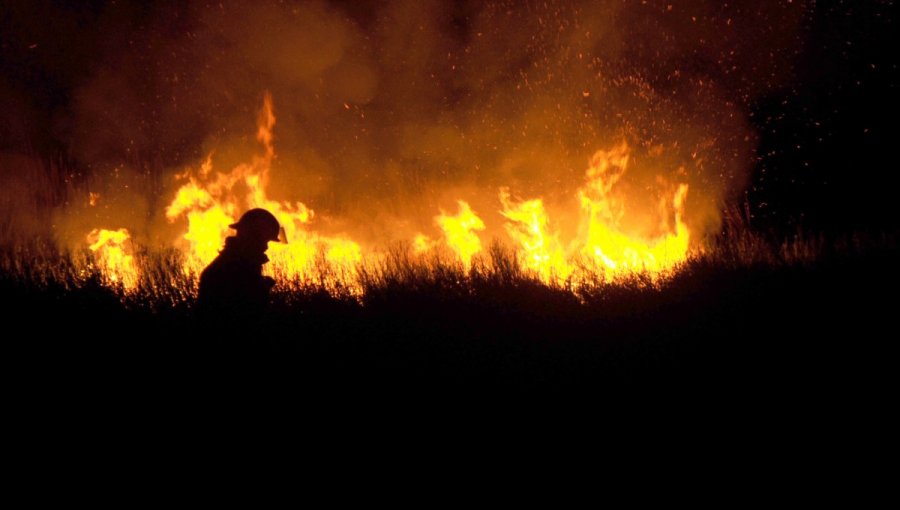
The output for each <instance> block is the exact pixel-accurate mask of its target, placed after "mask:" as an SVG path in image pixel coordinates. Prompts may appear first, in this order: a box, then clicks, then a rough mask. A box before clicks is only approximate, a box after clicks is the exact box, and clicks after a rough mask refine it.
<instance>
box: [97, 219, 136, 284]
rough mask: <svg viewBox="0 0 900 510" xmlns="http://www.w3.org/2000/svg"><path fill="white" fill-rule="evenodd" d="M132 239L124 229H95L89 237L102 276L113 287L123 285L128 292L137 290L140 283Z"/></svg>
mask: <svg viewBox="0 0 900 510" xmlns="http://www.w3.org/2000/svg"><path fill="white" fill-rule="evenodd" d="M130 239H131V235H130V234H129V233H128V230H126V229H124V228H120V229H118V230H105V229H97V228H95V229H94V230H91V233H90V234H88V236H87V242H88V248H90V250H91V251H92V252H94V257H95V260H96V263H97V265H98V266H99V269H100V274H101V275H102V276H103V277H104V278H105V279H106V280H107V281H109V282H110V283H112V284H113V285H122V287H123V288H125V289H126V290H133V289H135V288H136V287H137V283H138V271H137V267H136V266H135V263H134V255H132V249H131V243H130V242H129V241H130Z"/></svg>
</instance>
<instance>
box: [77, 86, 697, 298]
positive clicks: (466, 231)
mask: <svg viewBox="0 0 900 510" xmlns="http://www.w3.org/2000/svg"><path fill="white" fill-rule="evenodd" d="M275 123H276V118H275V114H274V110H273V107H272V97H271V96H270V95H269V94H268V93H267V94H265V96H264V99H263V106H262V109H261V110H260V113H259V117H258V125H257V132H256V140H257V141H258V142H259V144H260V145H261V147H262V151H261V152H260V153H259V154H257V155H255V156H254V157H253V158H252V159H251V161H250V162H248V163H243V164H240V165H237V166H235V167H234V168H232V169H231V170H229V171H227V172H220V171H216V170H215V169H214V168H213V154H210V155H208V156H207V158H206V159H205V161H204V162H203V163H202V164H201V165H199V167H198V168H196V169H193V168H189V169H187V170H186V171H185V172H183V173H181V174H179V175H177V176H176V178H177V179H178V180H179V181H184V183H183V184H182V185H181V186H180V187H179V188H178V190H177V191H176V193H175V196H174V197H173V199H172V201H171V202H170V203H169V205H168V207H166V210H165V214H166V218H167V219H168V221H169V222H172V223H174V222H178V221H183V220H187V226H186V230H185V232H184V234H183V235H182V236H181V237H180V239H179V240H177V241H176V244H177V245H178V246H179V247H180V248H181V249H182V251H183V252H184V253H185V262H184V271H185V272H186V273H188V274H197V273H199V272H200V271H201V270H202V269H203V268H204V267H205V266H206V265H207V264H209V262H211V261H212V260H213V259H214V258H215V257H216V256H217V255H218V253H219V250H220V249H221V248H222V246H223V245H224V242H225V238H226V236H228V235H229V234H230V232H231V227H230V225H232V224H233V223H235V222H236V220H237V218H238V217H239V216H240V214H241V213H242V212H243V211H246V210H248V209H252V208H257V207H260V208H264V209H267V210H269V211H270V212H271V213H272V214H274V215H275V217H276V218H277V219H278V222H279V223H280V224H281V226H282V228H283V231H284V232H283V235H284V238H285V239H284V241H285V242H281V243H275V242H273V243H270V245H269V249H268V254H269V257H270V260H271V263H270V264H268V265H267V271H268V272H269V273H270V274H272V275H274V276H276V277H277V278H278V279H280V280H284V279H287V280H292V279H300V280H308V279H310V278H316V279H317V281H325V282H326V283H330V284H340V285H344V286H345V287H347V288H351V289H352V288H354V285H355V283H354V280H353V278H354V274H355V271H356V269H357V268H358V267H359V264H360V263H362V262H363V260H364V258H367V257H375V256H376V255H375V254H374V252H368V253H364V252H363V249H362V247H361V246H360V245H359V244H357V243H356V242H355V241H353V240H352V239H350V238H348V237H346V236H326V235H322V234H319V233H317V232H315V231H313V230H311V227H312V226H313V224H314V221H315V213H314V212H313V210H312V209H310V208H309V207H307V206H306V205H305V204H304V203H302V202H299V201H298V202H288V201H277V200H273V199H271V198H269V197H268V195H267V193H266V188H267V186H268V183H269V172H270V169H271V166H272V163H273V161H274V159H275V148H274V140H275V137H274V131H273V130H274V127H275ZM629 164H630V148H629V146H628V144H627V143H625V142H624V141H623V142H621V143H619V144H618V145H615V146H613V147H611V148H610V149H608V150H600V151H597V152H596V153H595V154H594V155H593V157H592V158H591V159H590V161H589V165H588V169H587V171H586V173H585V181H584V183H583V184H582V186H581V187H579V188H578V190H577V194H576V198H577V200H575V201H574V202H573V203H572V205H573V209H575V210H577V211H578V213H579V217H580V222H579V228H578V233H577V235H576V236H575V237H574V238H573V239H571V240H570V241H569V242H567V243H564V242H563V241H562V240H561V239H560V231H559V230H558V225H557V224H555V223H554V222H553V221H552V220H551V218H550V215H549V213H548V212H547V210H546V208H545V205H544V201H543V199H541V198H531V199H527V200H519V199H513V198H512V194H511V192H510V191H509V189H508V188H505V187H504V188H501V189H500V193H499V201H500V204H501V207H502V209H501V210H500V211H499V213H500V215H501V216H502V217H503V218H505V220H506V221H505V223H504V228H505V230H506V233H507V234H508V236H509V238H510V239H511V240H512V241H513V243H514V245H515V249H516V252H517V257H518V259H519V262H520V263H521V264H522V267H523V268H524V269H526V270H527V271H530V272H532V273H533V274H535V275H536V276H537V277H538V278H540V279H541V280H542V281H544V282H546V283H553V284H556V283H560V282H573V283H575V284H577V277H578V271H579V270H580V269H581V268H587V269H590V270H593V271H594V272H597V273H599V274H601V275H602V276H603V277H604V278H605V279H607V280H610V279H615V278H618V277H621V276H626V275H629V274H633V273H635V272H647V273H650V274H651V275H657V276H658V275H662V274H665V273H666V272H668V271H670V270H672V269H674V268H675V267H676V266H677V265H678V264H679V263H680V262H682V261H684V260H685V259H686V258H687V257H688V253H689V246H690V240H691V235H690V231H689V229H688V227H687V225H686V223H685V219H684V218H685V204H686V200H687V193H688V185H687V184H683V183H680V184H675V185H666V186H664V188H665V189H667V190H668V191H666V192H665V193H662V194H661V195H660V198H659V202H658V206H657V208H656V210H655V211H651V212H650V217H655V219H656V224H657V225H658V228H657V231H656V236H655V237H650V238H647V237H642V236H639V235H633V234H632V233H630V232H627V231H626V229H625V228H623V226H622V225H623V221H622V220H623V218H626V217H627V216H628V215H633V214H635V211H633V210H630V209H626V207H625V204H623V203H622V201H621V195H620V194H618V193H617V189H616V187H617V185H618V184H619V182H620V181H621V180H622V179H623V178H624V176H625V175H626V173H627V171H628V167H629ZM661 182H663V181H661ZM457 206H458V210H457V213H456V214H450V213H448V212H445V211H443V210H440V214H438V215H437V216H435V217H434V223H435V224H436V225H437V226H438V227H439V228H440V229H441V231H442V232H443V241H442V242H437V241H433V240H431V239H429V238H428V237H426V236H425V235H422V234H420V235H419V236H417V237H416V238H415V241H414V243H413V249H414V251H415V252H416V253H425V252H428V251H430V250H433V249H435V248H436V247H438V246H444V247H446V248H448V249H449V251H450V252H452V253H453V254H454V255H455V256H456V257H457V258H458V259H459V260H460V262H461V263H462V264H463V266H464V267H465V268H466V269H468V268H470V267H471V265H472V261H473V259H474V257H475V256H476V255H477V254H479V253H480V252H481V251H482V249H483V248H482V241H481V239H480V238H479V235H478V232H481V231H483V230H485V222H484V221H483V220H482V219H481V218H480V217H479V216H478V215H477V214H476V213H475V211H473V210H472V208H471V206H470V205H469V203H468V202H466V201H464V200H458V201H457ZM637 212H638V213H644V214H647V211H637ZM128 239H129V234H128V231H127V230H125V229H119V230H117V231H110V230H100V229H95V230H94V231H92V232H91V234H90V235H89V236H88V242H89V243H90V249H91V250H92V251H94V252H95V253H96V254H97V255H96V259H97V261H98V263H99V264H100V265H101V267H102V268H103V270H104V274H106V275H108V278H109V279H110V280H111V281H113V282H121V284H122V285H124V286H126V287H129V288H133V287H134V286H136V285H137V281H138V272H137V269H136V267H135V264H134V259H133V255H132V254H131V253H130V250H126V247H125V242H126V241H127V240H128ZM323 269H324V270H325V271H324V273H327V274H328V275H330V276H328V277H326V278H325V280H323V279H322V278H323V277H322V274H323V272H322V271H321V270H323ZM329 278H330V280H329ZM573 278H574V279H575V280H574V281H573Z"/></svg>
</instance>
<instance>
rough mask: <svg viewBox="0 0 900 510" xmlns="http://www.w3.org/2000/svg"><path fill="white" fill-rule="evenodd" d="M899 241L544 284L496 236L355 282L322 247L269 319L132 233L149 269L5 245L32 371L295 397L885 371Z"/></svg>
mask: <svg viewBox="0 0 900 510" xmlns="http://www.w3.org/2000/svg"><path fill="white" fill-rule="evenodd" d="M897 246H898V245H897V243H896V239H894V238H880V239H866V238H863V237H862V236H859V237H855V238H850V239H847V240H846V241H845V242H833V241H832V242H826V239H824V238H816V239H797V240H793V241H791V242H787V243H771V242H766V241H765V240H763V239H762V238H760V237H758V236H752V235H749V234H746V235H742V236H732V237H730V238H728V239H720V240H719V242H718V243H716V244H714V245H711V246H710V247H709V248H708V249H707V251H706V252H705V253H703V254H700V255H698V256H696V257H694V258H692V259H691V260H689V261H688V262H686V263H685V264H684V265H683V266H682V267H680V268H679V270H678V271H677V272H676V273H674V274H672V275H671V276H670V277H669V278H666V279H664V280H663V279H659V278H657V277H654V276H651V274H648V273H635V274H633V275H631V276H630V277H629V278H625V279H617V280H614V281H610V280H608V279H606V278H605V277H604V275H603V273H602V272H595V273H586V275H588V276H589V277H586V278H585V279H583V280H581V281H579V283H578V284H577V285H575V284H573V283H571V282H569V283H566V282H565V281H563V282H560V283H558V284H548V283H546V282H545V281H544V280H543V279H542V278H541V277H540V275H538V274H535V273H533V272H530V271H529V270H528V268H526V267H523V266H522V264H521V263H520V262H519V259H518V258H517V257H515V256H514V254H513V252H512V251H511V250H510V249H508V248H504V247H503V246H502V245H499V244H497V243H494V244H492V245H490V246H489V247H488V250H487V252H488V254H489V258H478V259H474V260H473V262H472V264H471V266H470V267H466V266H465V265H464V264H462V263H461V262H460V261H459V260H458V259H456V258H454V257H452V256H451V255H450V254H448V255H447V256H446V257H444V258H441V257H439V256H435V255H431V256H429V257H425V258H423V257H421V256H418V255H416V254H415V252H414V250H413V249H412V248H411V247H402V246H397V247H395V249H393V250H389V251H388V252H387V253H386V254H385V256H384V257H383V258H382V259H380V260H379V261H378V263H374V264H370V265H360V266H357V267H355V268H353V272H352V276H353V278H354V280H352V281H354V282H355V284H354V285H342V284H339V282H343V281H346V280H345V279H344V278H345V275H340V274H335V273H334V272H333V269H334V266H332V265H329V264H325V263H324V262H323V263H320V264H319V265H318V266H317V273H316V274H315V276H314V277H307V278H303V279H299V278H294V279H284V280H281V281H279V284H278V285H277V287H276V288H275V290H274V292H273V295H272V306H271V308H270V310H269V311H268V313H267V315H266V317H265V319H264V321H263V322H262V323H260V324H255V325H253V327H252V328H250V329H249V330H248V329H247V328H240V327H238V328H234V325H233V323H230V322H227V321H226V323H228V324H231V325H230V326H227V327H220V326H218V325H217V324H216V323H215V322H213V323H210V322H209V321H203V320H199V319H198V318H197V317H195V315H194V313H193V310H192V308H193V304H194V299H195V295H196V275H193V274H187V273H185V272H184V271H183V266H182V262H183V261H182V260H181V257H182V255H181V254H180V252H177V251H174V250H173V251H170V252H166V253H151V252H146V251H142V250H137V251H136V253H135V255H134V260H135V264H136V265H137V267H139V268H140V270H141V272H140V274H141V277H140V278H139V279H138V281H137V282H136V285H135V287H133V288H126V287H125V286H124V284H123V282H122V281H121V280H118V281H113V280H111V279H109V278H108V277H107V276H106V275H104V273H103V271H101V270H100V266H98V265H97V264H96V263H94V259H93V257H94V254H93V253H92V252H90V251H89V250H86V251H83V252H76V253H72V252H59V251H57V250H55V249H54V248H52V247H48V246H42V245H36V244H35V245H32V246H30V247H27V248H26V247H22V246H19V247H17V248H15V249H11V248H7V249H5V250H3V251H2V256H0V264H2V265H0V267H2V271H0V293H2V295H3V297H4V300H5V301H6V303H7V304H6V305H5V306H6V312H7V316H8V317H10V318H11V320H12V322H13V323H14V324H16V327H14V328H12V329H11V331H12V330H18V331H24V332H29V333H26V334H24V335H17V336H16V337H15V338H13V339H11V340H10V342H9V343H8V346H10V345H11V346H13V348H14V349H24V350H26V351H27V352H31V353H32V354H33V353H34V352H37V355H36V356H37V357H36V358H32V359H36V360H37V361H36V363H38V365H39V366H38V368H36V369H35V370H37V372H36V373H46V374H47V375H46V377H47V378H49V379H48V380H55V379H56V378H59V377H60V374H68V375H66V376H65V377H66V380H70V381H81V380H83V378H84V376H85V374H86V373H108V372H109V371H110V370H113V369H114V370H116V371H120V372H127V373H125V374H122V373H119V374H118V375H117V376H116V379H115V380H116V381H121V380H131V381H133V379H135V378H139V379H140V380H139V382H140V384H142V385H145V384H151V383H152V384H153V385H158V386H160V387H163V386H165V385H167V384H176V386H177V387H178V388H180V387H181V386H182V384H183V383H184V379H185V378H188V379H190V380H191V381H197V380H202V381H206V380H207V379H209V380H216V381H221V380H231V379H233V378H235V377H237V375H238V374H240V375H241V377H248V378H251V379H252V382H251V383H252V384H256V383H258V382H259V381H271V380H272V378H273V377H274V378H275V379H277V380H278V387H279V388H281V389H284V390H285V391H289V392H292V393H293V394H294V395H295V396H302V395H307V394H308V395H329V394H334V392H342V393H346V392H351V393H352V394H356V395H359V394H361V393H360V392H363V393H366V392H376V393H378V394H385V393H383V392H391V393H394V392H401V393H409V392H412V393H416V394H418V393H419V392H431V391H434V390H435V389H438V390H446V391H452V392H456V391H459V390H460V389H465V388H470V389H473V390H476V392H478V393H480V392H481V391H482V390H483V389H489V388H494V389H496V388H514V389H517V390H526V391H534V390H538V389H548V388H555V389H567V390H573V391H579V392H585V391H588V392H601V391H602V392H610V391H613V392H618V391H620V390H630V389H635V388H637V389H640V390H641V391H652V392H653V393H658V392H668V393H673V392H674V393H683V392H691V393H698V392H699V393H708V392H712V393H715V394H718V393H719V392H722V393H724V392H727V398H728V399H732V398H735V395H740V394H744V395H746V394H748V393H747V392H752V393H757V392H759V391H762V390H763V389H766V388H767V389H768V390H770V391H772V392H773V393H777V394H779V395H782V394H784V395H787V394H786V393H783V392H784V391H785V390H784V389H785V388H786V387H789V388H792V390H791V391H794V390H796V391H801V390H802V391H806V392H807V394H808V392H809V391H812V390H809V389H808V388H809V387H814V388H815V391H816V392H823V393H822V394H826V393H827V394H829V395H831V394H836V393H835V392H839V391H844V390H842V389H841V388H846V387H848V386H846V385H857V384H860V381H864V380H865V381H867V380H868V378H870V377H873V376H874V375H877V374H878V373H882V372H879V371H877V370H870V369H869V368H867V367H871V364H872V363H873V362H874V360H877V359H881V358H882V357H881V356H880V355H877V356H875V357H874V358H873V357H872V353H874V352H879V350H880V349H884V348H886V344H885V343H884V342H883V340H882V337H883V333H881V331H884V328H885V327H887V324H886V322H888V321H889V318H890V317H892V316H893V315H892V314H893V313H894V310H893V308H895V301H896V300H892V299H884V298H883V297H882V296H884V295H890V292H894V291H895V290H896V288H897V286H898V285H900V278H898V274H897V273H898V272H897V271H896V263H895V262H896V260H897V251H898V250H897ZM319 260H321V261H324V260H325V259H324V256H320V259H319ZM32 332H33V333H32ZM259 355H263V356H265V358H264V359H265V361H263V362H260V359H259V357H258V356H259ZM272 355H274V356H275V357H274V358H272ZM223 356H224V358H223ZM15 359H25V358H22V357H16V358H15ZM883 359H888V358H883ZM254 360H255V361H254ZM57 361H58V362H57ZM273 363H274V364H273ZM173 367H174V368H173ZM177 367H181V368H177ZM173 370H174V371H175V372H173ZM136 374H140V375H136ZM173 374H175V375H173ZM178 374H180V375H178ZM250 374H255V375H252V376H251V375H250ZM123 378H124V379H123ZM210 378H211V379H210ZM848 378H851V379H852V381H850V380H848ZM147 381H150V382H147ZM173 381H178V382H177V383H176V382H173ZM104 384H112V380H109V381H107V382H106V383H104ZM116 384H118V382H117V383H116ZM203 384H207V383H205V382H204V383H203ZM266 384H269V383H266ZM866 384H868V383H866ZM104 388H106V386H104ZM267 388H270V387H269V386H267ZM803 388H807V389H806V390H804V389H803ZM270 389H271V388H270ZM104 391H110V390H109V389H104ZM178 391H180V389H179V390H178ZM266 391H268V390H266ZM719 396H726V395H724V394H722V395H719ZM791 398H793V397H791ZM804 398H807V397H804Z"/></svg>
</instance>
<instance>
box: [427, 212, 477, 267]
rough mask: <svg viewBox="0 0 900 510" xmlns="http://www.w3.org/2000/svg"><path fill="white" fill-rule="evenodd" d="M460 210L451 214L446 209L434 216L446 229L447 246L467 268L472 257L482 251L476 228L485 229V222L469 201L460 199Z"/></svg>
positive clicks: (442, 228) (439, 224)
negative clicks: (453, 214) (473, 209)
mask: <svg viewBox="0 0 900 510" xmlns="http://www.w3.org/2000/svg"><path fill="white" fill-rule="evenodd" d="M456 203H457V205H458V206H459V212H458V213H457V214H456V215H455V216H450V215H448V214H447V213H445V212H444V211H441V214H439V215H438V216H435V217H434V221H435V223H437V224H438V226H439V227H441V230H443V231H444V238H445V240H446V242H447V246H449V247H450V249H451V250H453V252H454V253H456V255H457V256H458V257H459V259H460V260H461V261H462V263H463V265H464V266H465V267H466V268H469V266H471V265H472V257H473V256H475V255H476V254H477V253H479V252H480V251H481V239H479V238H478V234H476V233H475V231H476V230H484V222H483V221H481V218H479V217H478V216H477V215H476V214H475V213H474V212H473V211H472V208H471V207H470V206H469V204H468V202H466V201H464V200H458V201H457V202H456Z"/></svg>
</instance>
